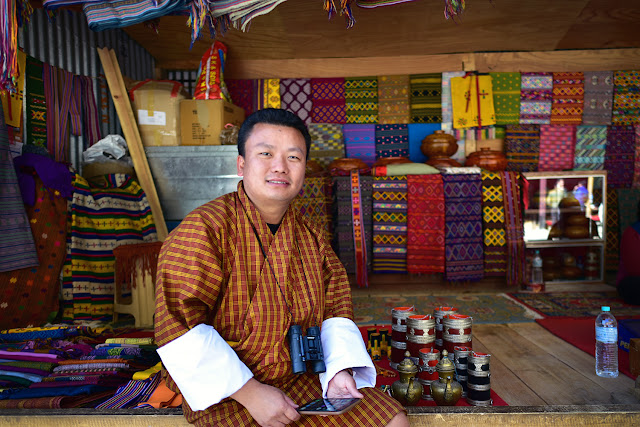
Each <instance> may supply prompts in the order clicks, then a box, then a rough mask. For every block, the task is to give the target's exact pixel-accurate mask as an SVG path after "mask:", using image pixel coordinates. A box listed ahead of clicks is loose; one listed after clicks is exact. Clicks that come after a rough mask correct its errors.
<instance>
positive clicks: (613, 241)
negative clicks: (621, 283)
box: [593, 185, 620, 271]
mask: <svg viewBox="0 0 640 427" xmlns="http://www.w3.org/2000/svg"><path fill="white" fill-rule="evenodd" d="M593 198H594V204H596V205H598V204H599V203H598V199H599V200H602V194H595V191H594V195H593ZM606 218H607V243H606V246H605V249H604V256H605V263H604V265H605V269H606V270H607V271H612V270H613V271H618V267H619V265H620V217H619V216H618V192H617V191H616V189H615V188H613V187H611V186H609V185H607V213H606Z"/></svg>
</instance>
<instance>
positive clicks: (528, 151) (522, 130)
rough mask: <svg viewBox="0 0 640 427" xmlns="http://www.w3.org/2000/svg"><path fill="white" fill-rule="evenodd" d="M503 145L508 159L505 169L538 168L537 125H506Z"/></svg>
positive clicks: (538, 145)
mask: <svg viewBox="0 0 640 427" xmlns="http://www.w3.org/2000/svg"><path fill="white" fill-rule="evenodd" d="M504 145H505V152H506V156H507V161H508V163H507V170H510V171H517V172H534V171H537V170H538V158H539V152H540V126H539V125H507V130H506V135H505V140H504Z"/></svg>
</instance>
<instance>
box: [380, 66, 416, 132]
mask: <svg viewBox="0 0 640 427" xmlns="http://www.w3.org/2000/svg"><path fill="white" fill-rule="evenodd" d="M378 123H380V124H396V123H400V124H407V123H409V76H408V75H397V76H379V77H378Z"/></svg>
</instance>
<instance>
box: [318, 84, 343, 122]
mask: <svg viewBox="0 0 640 427" xmlns="http://www.w3.org/2000/svg"><path fill="white" fill-rule="evenodd" d="M311 99H312V101H313V107H312V110H311V121H312V122H313V123H341V124H344V123H346V122H347V115H346V111H345V109H346V106H345V98H344V78H342V77H338V78H323V79H311Z"/></svg>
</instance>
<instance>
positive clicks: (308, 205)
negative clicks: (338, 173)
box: [293, 177, 331, 242]
mask: <svg viewBox="0 0 640 427" xmlns="http://www.w3.org/2000/svg"><path fill="white" fill-rule="evenodd" d="M293 204H294V206H296V207H297V208H298V209H299V210H300V212H302V215H303V216H305V217H306V218H307V220H309V221H310V222H312V223H314V224H318V225H320V226H321V227H322V228H323V229H324V231H325V233H326V237H327V241H329V242H330V241H331V179H330V178H329V177H317V178H310V177H306V178H305V179H304V183H303V184H302V190H300V194H299V195H298V197H296V198H295V199H294V200H293Z"/></svg>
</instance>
